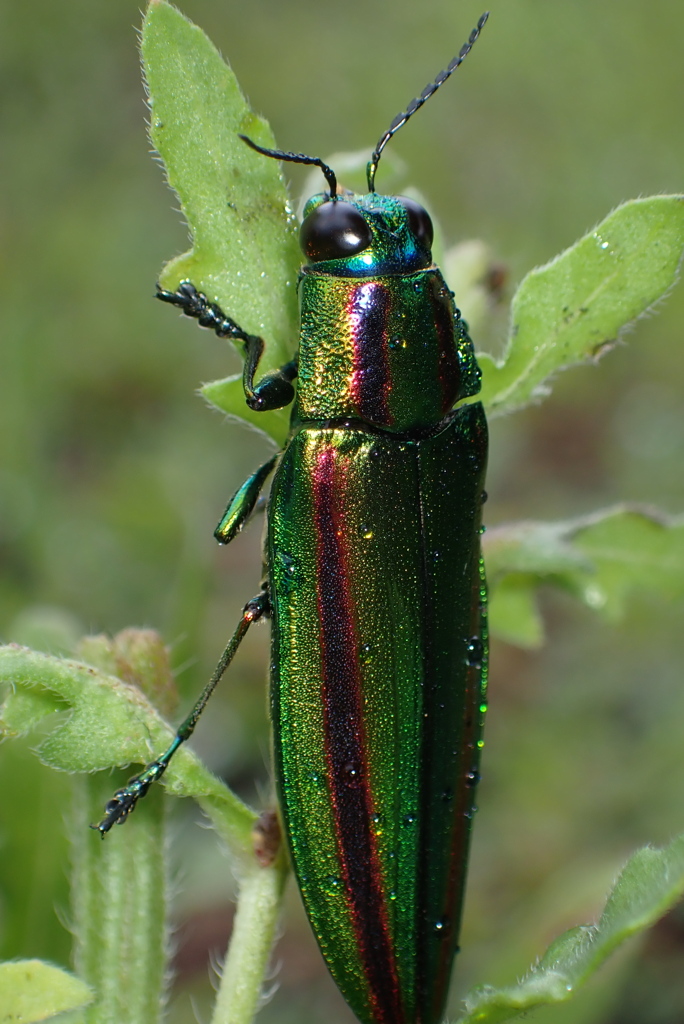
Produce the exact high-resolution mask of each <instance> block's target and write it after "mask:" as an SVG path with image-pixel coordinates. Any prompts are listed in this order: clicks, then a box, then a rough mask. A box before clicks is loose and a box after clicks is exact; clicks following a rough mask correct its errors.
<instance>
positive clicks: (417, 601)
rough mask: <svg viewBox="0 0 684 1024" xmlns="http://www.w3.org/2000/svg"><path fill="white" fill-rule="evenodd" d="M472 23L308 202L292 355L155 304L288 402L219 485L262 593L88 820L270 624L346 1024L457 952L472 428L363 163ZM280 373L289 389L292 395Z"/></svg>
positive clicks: (445, 334) (464, 352) (399, 1016)
mask: <svg viewBox="0 0 684 1024" xmlns="http://www.w3.org/2000/svg"><path fill="white" fill-rule="evenodd" d="M486 20H487V14H483V15H482V17H481V18H480V20H479V22H478V24H477V27H476V28H475V29H474V30H473V31H472V33H471V34H470V37H469V39H468V42H467V43H466V44H465V45H464V46H463V47H462V48H461V51H460V53H459V54H458V55H457V56H456V57H455V58H454V59H453V60H452V61H451V63H450V64H449V66H448V67H447V68H446V69H445V70H444V71H442V72H440V73H439V75H437V77H436V78H435V80H434V81H433V82H431V83H430V84H429V85H428V86H426V88H425V89H424V90H423V92H422V93H421V95H420V96H419V97H417V98H416V99H414V100H412V101H411V103H410V104H409V105H408V107H407V108H406V110H405V111H404V112H402V113H401V114H399V115H398V116H397V117H396V118H395V119H394V120H393V121H392V123H391V125H390V126H389V128H388V129H387V131H386V132H385V133H384V134H383V135H382V136H381V138H380V140H379V141H378V144H377V146H376V148H375V150H374V152H373V154H372V156H371V160H370V162H369V164H368V170H367V177H368V191H367V193H366V194H363V195H361V194H354V193H349V192H345V191H341V190H340V189H339V187H338V184H337V180H336V176H335V174H334V171H333V170H332V169H331V168H330V167H329V166H328V165H327V164H325V163H324V162H323V161H322V160H320V159H319V158H317V157H310V156H306V155H305V154H300V153H289V152H284V151H281V150H272V149H265V148H264V147H261V146H258V145H257V144H256V143H254V142H252V141H251V140H250V139H247V138H246V137H243V138H244V141H245V143H247V144H248V145H250V146H251V147H252V148H253V149H255V150H257V151H258V152H259V153H262V154H263V155H264V156H267V157H272V158H275V159H279V160H284V161H292V162H297V163H305V164H315V165H317V166H318V167H319V168H320V169H321V170H322V172H323V174H324V175H325V178H326V181H327V185H328V191H327V192H324V193H321V194H320V195H315V196H313V197H312V198H311V199H309V201H308V203H307V204H306V206H305V208H304V216H303V223H302V227H301V234H300V241H301V247H302V251H303V255H304V259H305V263H304V266H303V267H302V269H301V272H300V276H299V284H298V288H299V296H300V306H301V331H300V339H299V346H298V352H297V356H296V358H295V359H294V360H293V361H292V362H290V363H288V364H287V365H285V366H283V367H281V369H280V370H278V371H274V372H271V373H268V374H266V375H265V376H263V377H262V378H261V379H260V380H256V377H257V369H258V363H259V359H260V357H261V354H262V352H263V348H264V342H263V340H262V339H261V338H260V337H258V336H256V335H251V334H249V333H248V332H247V331H244V330H243V329H242V328H241V327H240V326H239V325H238V324H236V323H235V321H234V320H232V319H231V318H230V316H228V315H226V314H225V313H224V311H223V310H222V309H221V308H220V307H219V306H218V305H217V304H216V303H215V302H213V301H211V300H210V299H209V298H208V297H207V296H206V295H204V294H203V293H202V292H200V291H198V290H197V288H195V286H194V285H193V284H192V282H190V281H183V282H181V283H180V285H179V287H178V289H177V290H176V291H174V292H171V291H164V290H161V289H158V297H159V298H160V299H162V300H163V301H164V302H168V303H171V304H172V305H174V306H176V307H178V308H180V309H181V310H182V312H183V313H185V314H186V315H187V316H189V317H193V318H195V319H197V320H198V321H199V323H200V324H201V325H202V326H205V327H209V328H211V329H213V330H214V331H215V332H216V334H217V335H219V337H227V338H230V339H231V340H233V341H236V342H239V343H241V344H242V345H243V346H244V352H245V363H244V373H243V383H244V391H245V399H246V402H247V404H248V405H249V406H250V408H252V409H254V410H257V411H259V410H262V411H264V410H270V409H276V408H283V407H285V406H288V405H290V404H292V416H291V429H290V434H289V437H288V440H287V443H286V444H285V447H284V449H283V450H282V451H281V452H278V453H277V454H276V455H274V456H273V457H272V458H270V459H269V460H268V462H266V463H265V465H263V466H262V467H260V468H259V469H258V470H257V471H256V472H255V473H254V474H253V475H252V476H251V477H250V478H249V479H248V480H247V481H246V482H245V484H243V486H242V487H241V488H240V489H239V490H238V492H237V493H236V494H235V496H234V497H233V499H232V500H231V502H230V503H229V505H228V508H227V510H226V512H225V514H224V515H223V517H222V519H221V521H220V523H219V525H218V527H217V529H216V534H215V535H216V538H217V540H218V541H219V542H221V543H223V544H227V543H229V542H230V541H231V540H232V539H233V537H234V536H235V535H236V534H237V533H238V531H239V530H240V529H241V528H242V527H243V526H244V525H245V523H246V522H247V520H248V519H249V518H250V516H251V515H252V513H253V511H254V509H255V506H256V504H257V501H258V499H259V496H260V493H261V491H262V489H263V487H264V485H265V483H266V480H267V479H268V478H269V477H270V476H271V475H273V481H272V485H271V492H270V497H269V500H268V513H267V542H266V557H265V566H264V576H263V583H262V587H261V590H260V592H259V594H258V595H257V596H256V597H254V598H253V599H252V600H251V601H249V602H248V603H247V604H246V606H245V608H244V611H243V615H242V618H241V619H240V622H239V624H238V626H237V629H236V630H235V633H234V634H233V636H232V638H231V640H230V642H229V643H228V646H227V647H226V649H225V651H224V653H223V655H222V657H221V659H220V661H219V664H218V665H217V667H216V670H215V671H214V674H213V675H212V678H211V679H210V681H209V683H208V684H207V686H206V687H205V690H204V691H203V693H202V695H201V697H200V699H199V700H198V702H197V704H196V705H195V707H194V708H193V710H192V711H191V713H190V715H189V716H188V717H187V718H186V720H185V721H184V722H183V724H182V725H181V726H180V728H179V729H178V732H177V734H176V737H175V739H174V741H173V743H172V744H171V746H170V747H169V749H168V750H167V751H166V752H165V753H164V754H162V755H161V756H160V757H159V758H158V759H157V760H155V761H153V762H151V763H150V764H149V765H147V767H146V768H145V769H144V770H143V771H142V772H141V773H140V774H138V775H136V776H135V777H134V778H132V779H131V780H129V782H128V783H127V784H126V786H124V787H123V788H122V789H120V790H118V791H117V792H116V793H115V794H114V796H113V798H112V799H111V800H110V801H109V803H108V804H107V806H106V808H105V812H104V817H103V819H102V820H101V821H100V822H99V824H98V825H96V826H94V827H95V828H97V829H98V830H99V831H100V833H101V834H102V836H103V837H104V835H105V834H106V833H107V832H108V831H109V829H110V828H111V827H112V826H113V825H114V824H116V823H122V822H123V821H125V819H126V818H127V816H128V815H129V814H130V812H131V811H132V810H133V809H134V807H135V805H136V803H137V801H138V799H139V798H140V797H141V796H144V795H145V793H146V792H147V790H148V788H149V786H150V785H151V784H152V783H153V782H155V781H157V780H158V779H159V778H160V777H161V776H162V775H163V773H164V771H165V769H166V767H167V765H168V763H169V760H170V758H171V757H172V755H173V753H174V752H175V751H176V750H177V749H178V747H179V746H180V745H181V744H182V743H183V742H184V741H185V740H186V739H188V737H189V736H190V735H191V733H192V731H193V730H194V728H195V725H196V723H197V720H198V718H199V715H200V714H201V712H202V710H203V708H204V707H205V705H206V703H207V700H208V699H209V696H210V695H211V692H212V691H213V689H214V688H215V686H216V685H217V683H218V681H219V679H220V678H221V676H222V675H223V673H224V671H225V669H226V668H227V666H228V665H229V663H230V661H231V660H232V658H233V656H234V654H235V652H236V650H237V648H238V647H239V645H240V643H241V641H242V638H243V637H244V635H245V633H246V632H247V630H248V629H249V627H250V625H251V624H252V622H255V621H257V620H259V619H261V618H264V617H267V618H270V620H271V636H272V640H271V717H272V724H273V735H274V766H275V778H276V786H277V792H278V797H279V804H280V812H281V819H282V824H283V828H284V832H285V835H286V836H287V841H288V845H289V850H290V854H291V858H292V863H293V867H294V871H295V874H296V877H297V881H298V884H299V888H300V891H301V894H302V898H303V901H304V905H305V907H306V910H307V913H308V916H309V920H310V922H311V925H312V928H313V931H314V933H315V936H316V938H317V940H318V944H319V946H320V949H321V952H322V953H323V956H324V958H325V960H326V962H327V964H328V967H329V969H330V971H331V973H332V975H333V977H334V979H335V981H336V982H337V985H338V986H339V988H340V990H341V992H342V994H343V996H344V997H345V999H346V1000H347V1002H348V1003H349V1005H350V1007H351V1008H352V1010H353V1011H354V1013H355V1014H356V1016H357V1017H358V1019H359V1020H360V1021H361V1022H363V1024H438V1022H439V1021H440V1020H441V1016H442V1013H443V1010H444V1005H445V1001H446V996H447V990H448V984H449V977H450V972H451V965H452V962H453V958H454V955H455V953H456V951H457V948H458V946H457V941H458V932H459V926H460V918H461V907H462V901H463V890H464V882H465V874H466V866H467V857H468V846H469V839H470V830H471V822H472V817H473V813H474V810H475V806H474V796H475V787H476V785H477V781H478V779H479V757H480V748H481V746H482V738H481V737H482V725H483V718H484V712H485V710H486V666H487V626H486V585H485V578H484V569H483V563H482V557H481V551H480V534H481V516H482V504H483V501H484V500H485V492H484V474H485V465H486V455H487V426H486V422H485V417H484V412H483V409H482V406H481V404H480V403H479V402H466V403H464V402H463V400H464V399H471V398H473V396H475V395H476V394H477V392H478V391H479V389H480V371H479V369H478V366H477V363H476V361H475V356H474V351H473V345H472V342H471V340H470V337H469V336H468V330H467V325H466V323H465V322H464V320H463V319H462V317H461V314H460V312H459V310H458V309H457V308H456V306H455V304H454V296H453V293H452V292H451V291H450V290H449V288H448V286H447V284H446V283H445V281H444V278H443V277H442V274H441V272H440V270H439V269H438V268H437V267H436V266H435V264H434V263H433V259H432V254H431V246H432V240H433V229H432V223H431V220H430V217H429V215H428V213H427V212H426V211H425V210H424V209H423V208H422V206H420V205H419V204H418V203H417V202H416V201H414V200H412V199H408V198H405V197H401V196H386V195H381V194H378V193H377V192H376V191H375V176H376V171H377V168H378V162H379V160H380V156H381V154H382V152H383V150H384V148H385V146H386V144H387V143H388V142H389V140H390V139H391V138H392V136H393V135H394V134H395V133H396V132H397V131H398V130H399V129H400V128H401V127H402V126H403V125H404V124H405V123H406V122H407V121H408V119H409V118H410V117H411V116H412V115H413V114H414V113H415V112H416V110H418V109H419V108H420V107H421V106H422V105H423V104H424V103H425V102H426V100H427V99H429V97H430V96H431V95H432V94H433V93H434V92H435V91H436V90H437V89H438V88H439V86H440V85H442V83H443V82H444V81H446V79H447V78H448V77H449V76H450V75H451V73H452V72H453V71H454V70H455V69H456V68H457V67H458V66H459V65H460V64H461V62H462V61H463V60H464V59H465V57H466V55H467V54H468V53H469V52H470V49H471V47H472V46H473V44H474V42H475V40H476V39H477V37H478V35H479V33H480V31H481V30H482V27H483V26H484V24H485V21H486ZM295 382H296V387H295Z"/></svg>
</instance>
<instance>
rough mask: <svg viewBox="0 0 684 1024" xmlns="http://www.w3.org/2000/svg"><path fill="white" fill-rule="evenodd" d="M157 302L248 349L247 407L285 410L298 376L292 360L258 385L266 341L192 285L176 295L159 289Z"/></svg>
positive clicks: (245, 372)
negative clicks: (256, 380) (258, 370)
mask: <svg viewBox="0 0 684 1024" xmlns="http://www.w3.org/2000/svg"><path fill="white" fill-rule="evenodd" d="M157 298H158V299H161V300H162V302H169V303H171V305H172V306H178V308H179V309H181V310H182V311H183V313H184V314H185V316H189V317H192V318H194V319H195V320H198V321H199V324H200V327H209V328H210V329H211V330H212V331H214V333H215V334H217V335H218V337H219V338H230V339H231V340H232V341H241V342H242V343H243V345H244V347H245V365H244V370H243V373H242V383H243V387H244V389H245V398H246V400H247V405H248V406H249V408H250V409H253V410H254V411H255V412H267V411H268V410H271V409H282V408H284V407H285V406H286V405H289V404H290V402H291V401H292V400H293V398H294V388H293V386H292V381H293V380H294V378H295V377H296V376H297V362H296V360H294V359H293V360H291V361H290V362H289V363H286V364H285V365H284V366H281V368H280V369H279V370H272V371H271V372H270V373H267V374H265V375H264V376H263V377H262V378H261V380H260V381H259V382H258V383H257V384H256V385H255V384H254V374H255V373H256V368H257V364H258V362H259V360H260V359H261V356H262V354H263V351H264V340H263V338H260V337H259V335H258V334H248V333H247V331H244V330H243V329H242V327H240V325H239V324H237V323H236V322H235V321H234V320H233V319H232V318H231V317H229V316H226V314H225V313H224V312H223V310H222V309H221V307H220V306H219V305H217V303H215V302H210V301H209V299H208V298H207V297H206V295H205V294H204V293H203V292H198V291H197V289H196V288H195V286H194V284H192V283H191V282H190V281H181V283H180V284H179V285H178V288H177V289H176V291H175V292H169V291H165V290H164V289H163V288H160V287H159V285H157Z"/></svg>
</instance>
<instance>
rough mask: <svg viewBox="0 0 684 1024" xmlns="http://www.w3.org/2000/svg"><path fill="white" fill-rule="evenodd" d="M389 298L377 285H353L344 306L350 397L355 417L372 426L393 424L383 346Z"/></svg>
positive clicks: (385, 346) (384, 344)
mask: <svg viewBox="0 0 684 1024" xmlns="http://www.w3.org/2000/svg"><path fill="white" fill-rule="evenodd" d="M391 301H392V297H391V295H390V292H389V289H388V288H387V286H386V285H384V284H382V283H381V282H380V281H364V282H361V283H359V284H357V285H355V286H354V287H353V288H352V289H351V292H350V295H349V299H348V302H347V320H348V322H349V325H350V327H351V338H352V345H353V350H354V355H353V358H354V369H353V371H352V377H351V397H352V400H353V402H354V406H355V408H356V411H357V413H358V415H359V417H360V418H361V419H362V420H365V421H366V422H367V423H374V424H375V425H376V426H386V427H389V426H391V425H392V423H393V422H394V417H393V416H392V414H391V412H390V409H389V404H388V403H389V393H390V387H391V380H390V371H389V360H388V351H387V346H388V342H389V338H388V336H387V319H388V314H389V309H390V304H391Z"/></svg>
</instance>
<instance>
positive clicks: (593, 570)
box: [484, 505, 684, 647]
mask: <svg viewBox="0 0 684 1024" xmlns="http://www.w3.org/2000/svg"><path fill="white" fill-rule="evenodd" d="M484 542H485V544H484V547H485V557H486V561H487V573H488V578H489V582H490V588H491V607H490V623H491V627H492V631H493V632H496V633H497V634H498V635H499V636H501V637H502V638H504V639H506V640H508V641H509V642H512V643H516V644H519V645H520V646H523V647H534V646H538V644H539V643H541V640H542V635H541V630H540V629H538V628H537V626H538V624H539V619H538V615H537V613H536V609H535V593H536V590H537V589H538V587H539V586H540V585H541V584H542V583H544V584H551V585H554V586H557V587H561V588H562V589H564V590H568V591H570V592H571V593H573V594H575V595H576V596H577V597H578V598H579V599H580V600H581V601H582V602H583V603H584V604H586V605H587V606H588V607H589V608H593V609H595V610H596V611H599V612H601V613H602V614H603V615H605V616H606V618H607V619H609V620H611V621H616V620H618V619H619V618H620V617H621V616H622V615H623V613H624V610H625V605H626V603H627V601H628V600H629V598H630V595H631V594H632V593H634V592H636V593H638V594H643V593H648V594H651V595H654V596H655V597H657V598H660V599H661V600H667V601H673V600H676V599H680V598H681V597H682V596H683V595H684V519H682V517H677V518H668V517H667V516H663V515H660V514H659V513H657V512H655V511H653V510H651V509H642V508H639V507H635V506H629V505H622V506H618V507H616V508H613V509H607V510H605V511H602V512H597V513H596V514H595V515H592V516H585V517H582V518H579V519H571V520H566V521H565V522H559V523H537V522H523V523H514V524H512V525H510V526H499V527H494V528H493V529H491V530H489V531H488V532H487V534H485V538H484Z"/></svg>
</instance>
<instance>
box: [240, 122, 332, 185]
mask: <svg viewBox="0 0 684 1024" xmlns="http://www.w3.org/2000/svg"><path fill="white" fill-rule="evenodd" d="M239 138H241V139H242V141H243V142H246V143H247V145H248V146H250V147H251V148H252V149H254V150H256V152H257V153H262V154H263V155H264V156H272V157H273V158H274V159H275V160H289V161H290V163H293V164H315V165H316V167H320V169H321V170H322V171H323V174H324V175H325V180H326V181H327V182H328V187H329V188H330V198H331V199H334V198H335V197H336V195H337V178H336V177H335V172H334V171H333V169H332V167H328V165H327V164H326V163H324V162H323V161H322V160H321V158H320V157H318V156H307V155H306V153H286V152H284V151H283V150H282V149H265V148H264V146H258V145H257V144H256V142H252V140H251V139H250V138H248V137H247V136H246V135H240V136H239Z"/></svg>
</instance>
